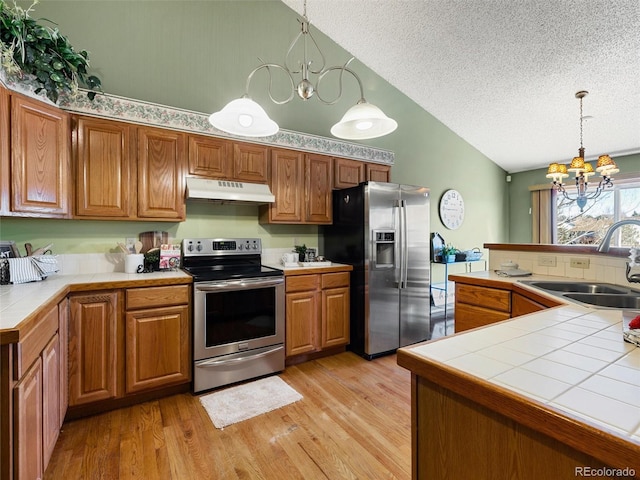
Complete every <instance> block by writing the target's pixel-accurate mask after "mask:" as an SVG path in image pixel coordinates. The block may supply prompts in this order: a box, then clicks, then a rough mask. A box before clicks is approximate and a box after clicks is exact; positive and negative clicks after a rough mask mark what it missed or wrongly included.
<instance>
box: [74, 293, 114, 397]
mask: <svg viewBox="0 0 640 480" xmlns="http://www.w3.org/2000/svg"><path fill="white" fill-rule="evenodd" d="M118 312H119V308H118V293H117V292H105V293H102V294H95V295H91V294H90V295H73V296H71V297H70V298H69V313H70V318H69V405H70V406H74V405H81V404H85V403H91V402H95V401H98V400H105V399H109V398H115V397H118V396H119V395H120V388H119V385H118V374H119V373H120V370H121V365H122V360H121V359H120V355H121V354H120V352H121V351H122V350H121V344H122V340H120V339H119V337H121V334H120V331H119V328H120V327H119V314H118ZM119 340H120V341H119Z"/></svg>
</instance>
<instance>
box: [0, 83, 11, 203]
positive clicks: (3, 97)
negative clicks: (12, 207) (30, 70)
mask: <svg viewBox="0 0 640 480" xmlns="http://www.w3.org/2000/svg"><path fill="white" fill-rule="evenodd" d="M10 119H11V115H10V113H9V90H7V89H6V88H4V87H3V86H2V85H0V214H6V213H8V212H9V193H10V192H11V186H10V185H11V173H10V172H11V169H10V167H9V165H10V163H11V150H10V149H9V139H10V138H11V130H9V122H10Z"/></svg>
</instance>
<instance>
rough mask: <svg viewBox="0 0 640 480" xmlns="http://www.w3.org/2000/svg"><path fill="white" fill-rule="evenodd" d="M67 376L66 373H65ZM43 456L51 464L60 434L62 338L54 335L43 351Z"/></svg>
mask: <svg viewBox="0 0 640 480" xmlns="http://www.w3.org/2000/svg"><path fill="white" fill-rule="evenodd" d="M65 374H66V372H65ZM42 396H43V400H42V451H43V452H42V454H43V461H44V463H43V465H44V466H45V468H46V465H47V464H48V463H49V459H50V458H51V453H53V447H55V445H56V441H57V440H58V435H59V434H60V425H61V422H60V338H59V335H57V334H56V335H54V336H53V338H52V339H51V341H50V342H49V343H48V344H47V346H46V347H45V349H44V350H43V351H42Z"/></svg>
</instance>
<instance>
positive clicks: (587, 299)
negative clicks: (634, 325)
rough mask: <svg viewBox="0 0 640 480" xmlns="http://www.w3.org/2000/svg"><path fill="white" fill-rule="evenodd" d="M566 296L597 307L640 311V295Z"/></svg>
mask: <svg viewBox="0 0 640 480" xmlns="http://www.w3.org/2000/svg"><path fill="white" fill-rule="evenodd" d="M564 296H565V297H567V298H571V299H572V300H577V301H578V302H581V303H587V304H589V305H593V306H596V307H607V308H630V309H634V310H638V309H640V294H629V295H620V294H611V293H599V294H598V293H596V294H593V293H567V294H565V295H564Z"/></svg>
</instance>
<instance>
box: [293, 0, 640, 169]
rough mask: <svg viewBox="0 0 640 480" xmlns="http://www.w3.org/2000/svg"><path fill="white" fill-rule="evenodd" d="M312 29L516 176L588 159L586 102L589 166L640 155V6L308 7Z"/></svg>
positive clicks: (439, 1) (491, 2)
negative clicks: (581, 152) (604, 157)
mask: <svg viewBox="0 0 640 480" xmlns="http://www.w3.org/2000/svg"><path fill="white" fill-rule="evenodd" d="M282 1H283V2H284V3H285V4H287V5H288V6H289V7H291V8H292V9H294V10H295V11H296V12H298V13H299V14H302V12H303V0H282ZM307 17H308V18H309V20H310V22H311V24H312V28H317V29H318V30H320V31H322V32H323V33H324V34H326V35H327V36H329V37H330V38H331V39H332V40H334V41H335V42H336V43H337V44H339V45H340V46H341V47H343V48H344V49H346V50H347V51H349V52H350V53H351V54H352V55H353V56H355V57H356V58H357V59H358V60H360V61H361V62H362V63H364V64H365V65H367V66H368V67H369V68H371V69H372V70H374V71H375V72H376V73H377V74H378V75H380V76H381V77H382V78H384V79H385V80H387V81H388V82H389V83H391V84H392V85H394V86H395V87H396V88H398V89H399V90H400V91H402V92H403V93H404V94H405V95H407V96H408V97H410V98H411V99H412V100H413V101H414V102H416V103H417V104H418V105H420V106H421V107H422V108H424V109H425V110H427V111H428V112H429V113H431V114H432V115H434V116H435V117H436V118H438V119H439V120H440V121H441V122H443V123H444V124H445V125H447V126H448V127H449V128H450V129H451V130H453V131H454V132H456V133H457V134H458V135H459V136H460V137H462V138H464V139H465V140H466V141H467V142H469V143H470V144H471V145H473V146H474V147H475V148H477V149H478V150H479V151H481V152H482V153H483V154H485V155H486V156H487V157H489V158H490V159H491V160H493V161H494V162H495V163H496V164H498V165H499V166H501V167H502V168H504V169H505V170H507V171H508V172H518V171H523V170H530V169H534V168H539V167H544V166H546V165H547V164H549V163H550V162H552V161H559V162H568V161H570V160H571V158H572V157H574V156H575V155H577V152H578V147H579V146H580V111H579V106H580V104H579V101H578V100H577V99H576V98H575V93H576V92H577V91H579V90H587V91H589V95H588V96H587V97H586V98H585V99H584V101H583V102H584V116H585V117H592V118H591V119H585V122H584V137H583V138H584V146H585V149H586V157H587V159H593V158H594V157H597V156H598V155H599V154H602V153H608V154H610V155H612V156H613V157H614V158H615V156H616V155H625V154H631V153H637V152H640V2H639V1H638V0H524V1H513V0H308V2H307ZM328 60H329V63H330V64H332V63H331V59H328ZM365 93H366V92H365ZM370 101H372V102H373V103H375V101H373V100H370Z"/></svg>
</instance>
